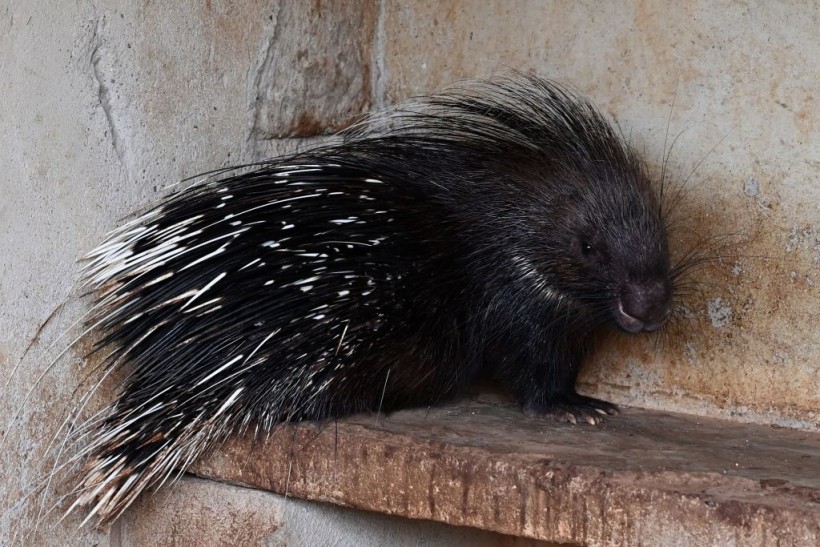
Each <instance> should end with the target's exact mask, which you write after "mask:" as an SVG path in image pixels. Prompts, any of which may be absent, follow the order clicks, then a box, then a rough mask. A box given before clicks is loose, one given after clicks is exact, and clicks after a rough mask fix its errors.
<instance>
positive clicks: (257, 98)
mask: <svg viewBox="0 0 820 547" xmlns="http://www.w3.org/2000/svg"><path fill="white" fill-rule="evenodd" d="M280 16H281V13H278V12H277V13H276V15H275V16H274V22H273V30H272V32H271V35H270V38H269V39H268V43H267V44H266V45H265V49H264V53H263V55H262V61H261V62H260V63H259V68H257V70H256V75H255V76H254V80H253V87H252V88H251V92H252V93H253V95H252V98H251V104H250V106H249V108H248V110H249V114H250V129H249V131H248V137H247V139H246V146H247V153H250V154H251V155H252V156H253V158H252V159H254V160H255V159H256V154H257V152H258V149H257V143H258V142H259V141H261V140H268V139H270V136H269V135H268V134H267V132H266V131H265V130H264V129H263V128H262V124H261V122H260V119H261V117H262V112H261V110H262V104H263V102H264V101H263V99H262V93H263V92H266V91H265V90H264V89H263V82H270V81H271V74H270V72H271V67H272V66H274V65H275V56H274V53H275V51H276V43H277V42H278V40H279V33H280V27H281V21H280Z"/></svg>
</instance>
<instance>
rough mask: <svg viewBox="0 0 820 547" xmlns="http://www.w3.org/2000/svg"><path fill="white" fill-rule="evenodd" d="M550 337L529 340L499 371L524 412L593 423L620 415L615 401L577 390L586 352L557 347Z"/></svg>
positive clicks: (563, 419) (580, 349)
mask: <svg viewBox="0 0 820 547" xmlns="http://www.w3.org/2000/svg"><path fill="white" fill-rule="evenodd" d="M551 339H552V340H554V339H556V338H552V337H544V338H543V340H544V341H543V342H541V343H533V342H532V341H530V342H529V343H528V344H526V345H525V346H519V347H523V348H524V349H523V350H519V352H518V354H517V355H516V358H515V360H514V361H513V362H508V363H507V364H506V365H505V366H503V367H501V368H500V370H499V373H500V376H501V377H502V378H503V379H504V380H505V381H506V383H507V384H508V386H509V387H510V390H511V391H512V392H513V395H515V396H516V398H517V399H518V400H519V401H520V402H521V405H522V408H523V410H524V413H526V414H528V415H531V416H549V417H552V418H554V419H557V420H560V421H568V422H572V423H577V422H579V421H580V422H587V423H590V424H593V425H594V424H598V423H601V421H602V418H603V416H604V415H606V414H609V415H615V414H617V413H618V409H617V407H616V406H615V405H614V404H612V403H608V402H606V401H602V400H599V399H595V398H593V397H587V396H585V395H579V394H578V393H577V392H576V390H575V381H576V378H577V376H578V370H579V365H580V363H581V360H582V357H583V355H585V353H586V352H585V351H583V349H582V348H569V347H560V346H556V345H555V344H554V343H551V342H550V340H551ZM557 339H559V340H560V339H561V338H557Z"/></svg>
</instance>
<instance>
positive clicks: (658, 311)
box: [615, 279, 671, 333]
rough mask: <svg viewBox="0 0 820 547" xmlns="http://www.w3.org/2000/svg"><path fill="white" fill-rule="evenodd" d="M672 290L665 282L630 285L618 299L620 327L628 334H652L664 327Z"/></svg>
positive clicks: (617, 320)
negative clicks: (642, 332) (643, 332)
mask: <svg viewBox="0 0 820 547" xmlns="http://www.w3.org/2000/svg"><path fill="white" fill-rule="evenodd" d="M670 299H671V290H670V287H669V283H668V282H667V281H665V280H660V279H654V280H650V281H643V282H640V283H630V284H629V285H628V286H627V287H626V288H625V290H624V291H623V292H622V294H621V296H620V298H619V299H618V305H617V310H616V314H615V319H616V322H617V323H618V326H620V327H621V328H622V329H624V330H625V331H627V332H632V333H635V332H641V331H645V332H652V331H655V330H658V329H659V328H661V326H662V325H663V323H664V321H666V318H667V317H668V316H669V312H670V309H671V308H670Z"/></svg>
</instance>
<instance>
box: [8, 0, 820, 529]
mask: <svg viewBox="0 0 820 547" xmlns="http://www.w3.org/2000/svg"><path fill="white" fill-rule="evenodd" d="M819 27H820V7H818V6H817V5H815V4H814V3H812V2H805V3H802V4H801V3H799V2H793V3H789V4H788V5H786V4H780V3H744V2H689V3H677V2H668V3H665V2H638V1H635V2H621V3H600V2H594V1H588V2H542V1H537V0H532V1H524V0H512V1H505V0H497V1H495V2H484V1H478V0H475V1H463V2H441V1H433V0H430V1H423V0H410V1H406V2H397V1H396V2H393V1H389V0H382V1H379V0H372V1H370V2H363V1H362V2H359V1H355V0H349V1H347V2H321V1H320V2H312V3H308V2H301V1H293V2H263V1H259V2H236V3H235V2H227V1H224V2H223V1H209V2H194V1H190V2H183V3H160V2H126V1H116V0H111V1H107V2H101V1H99V2H95V1H78V2H73V3H48V2H44V1H42V0H38V1H32V2H24V1H22V0H20V1H15V0H12V1H11V2H10V3H9V2H8V1H6V2H4V3H2V4H0V74H2V75H3V78H0V131H1V133H0V134H1V135H2V141H0V142H2V144H3V146H2V147H0V166H2V169H0V303H1V304H2V306H0V363H2V377H0V380H1V383H0V390H2V391H3V393H2V396H0V418H2V419H0V428H1V429H2V431H0V433H2V435H3V440H2V441H1V442H2V444H0V453H2V455H3V459H4V462H5V463H4V472H3V481H2V496H0V498H2V500H3V501H2V505H0V507H2V517H1V518H0V542H5V541H7V540H9V539H10V538H11V537H12V536H13V535H14V534H15V533H17V532H25V533H27V532H30V531H32V530H33V528H34V523H35V522H36V521H37V520H38V518H40V517H42V521H43V522H42V525H41V526H40V527H39V528H38V529H37V531H34V532H32V533H31V535H30V536H28V538H27V541H28V542H29V543H53V542H54V541H55V538H60V540H61V542H64V541H66V542H69V543H76V544H87V543H91V542H102V543H105V542H107V541H109V538H108V537H107V536H105V535H102V534H95V533H93V532H88V531H80V532H77V531H76V529H77V524H78V523H79V520H76V519H74V518H69V519H67V520H66V521H64V522H63V523H62V524H60V525H57V527H56V528H55V527H54V526H55V524H54V523H55V522H56V518H55V515H54V514H53V513H48V514H46V511H47V510H48V508H49V507H50V506H51V505H52V504H53V503H54V499H55V498H54V496H53V495H49V496H45V498H44V502H43V504H42V505H41V504H40V503H39V502H38V503H35V504H32V503H25V502H23V501H21V500H23V497H24V496H25V495H26V494H27V493H28V492H30V491H32V489H33V488H34V487H35V486H36V485H37V484H38V481H39V480H40V479H41V478H42V477H43V474H44V472H46V471H47V470H48V465H49V463H48V462H49V461H50V460H49V459H48V458H47V457H44V451H45V449H46V448H47V447H48V445H49V444H50V442H51V440H52V438H53V437H54V434H55V431H56V430H57V427H58V426H59V425H60V423H61V421H62V420H63V416H64V411H65V409H66V408H70V407H71V406H72V405H73V404H75V403H76V401H77V400H78V398H77V397H76V395H74V394H73V393H72V392H73V389H74V387H75V386H76V385H77V384H78V382H79V381H80V379H81V378H82V377H83V375H84V374H85V373H87V369H86V370H85V371H84V370H83V369H82V368H80V364H81V359H80V356H81V355H82V353H83V352H82V350H83V349H84V348H75V350H73V351H69V352H67V354H66V355H64V356H63V357H62V358H61V359H57V360H56V361H55V359H56V358H57V357H58V354H59V353H60V352H61V350H62V349H64V348H65V347H66V346H67V344H68V342H69V341H70V340H71V339H72V338H73V337H75V336H76V335H77V334H79V332H80V331H79V330H78V328H77V327H76V326H74V327H73V328H71V327H72V324H73V323H74V322H75V321H76V320H77V319H79V318H80V317H81V316H82V314H83V313H84V311H85V310H86V309H87V307H86V306H87V302H86V301H83V300H80V299H79V298H77V296H78V295H77V292H78V291H77V290H76V288H74V284H75V282H76V279H77V271H78V267H77V265H76V259H77V258H78V257H79V256H81V255H82V253H83V252H84V251H86V250H88V249H90V248H91V247H92V246H93V245H94V244H95V243H96V242H97V241H99V239H100V237H101V235H102V234H104V233H105V232H106V231H108V230H109V229H111V228H112V227H114V226H115V225H116V223H117V221H118V219H120V218H121V217H123V216H124V215H127V214H128V213H130V212H132V211H134V210H135V209H138V208H140V207H143V206H146V205H147V204H149V203H151V202H152V201H153V200H154V199H156V198H157V197H158V196H159V195H161V194H162V192H163V189H164V188H165V187H167V186H168V185H170V184H173V183H175V182H177V181H179V180H180V179H181V178H184V177H188V176H192V175H195V174H197V173H199V172H202V171H205V170H208V169H211V168H215V167H219V166H223V165H228V164H232V163H238V162H242V161H249V160H253V159H258V158H260V157H263V156H265V155H269V154H272V153H275V152H276V151H277V150H280V149H282V148H284V147H288V146H294V145H296V146H298V145H299V144H300V143H302V142H305V140H304V139H287V138H289V137H307V136H311V135H314V134H318V133H324V132H325V131H326V130H328V129H335V128H338V127H341V126H343V125H344V124H345V123H346V122H347V121H348V120H350V119H351V117H354V116H355V115H357V114H359V113H361V112H363V111H366V110H368V109H370V108H372V107H374V106H375V107H378V106H380V105H383V104H387V103H390V102H393V101H395V100H398V99H401V98H403V97H406V96H408V95H412V94H415V93H419V92H423V91H428V90H433V89H436V88H439V87H441V86H444V85H446V84H448V83H450V82H452V81H454V80H457V79H460V78H465V77H473V76H483V75H487V74H492V73H500V72H503V71H505V70H507V69H509V68H514V69H518V70H522V71H532V72H535V73H537V74H540V75H544V76H549V77H554V78H556V79H560V80H563V81H567V82H570V83H573V84H574V85H576V86H577V87H578V88H580V89H581V90H583V91H584V92H586V93H587V94H589V95H590V96H591V97H592V98H593V99H594V100H595V101H596V102H597V103H598V104H599V105H600V106H601V107H602V109H603V110H605V111H607V112H610V113H612V114H613V115H614V116H615V117H616V118H617V120H618V122H619V124H620V126H621V128H622V129H623V131H624V134H626V135H629V136H630V138H631V139H632V141H633V142H634V143H635V144H636V145H637V146H639V147H640V148H642V149H644V150H645V151H646V155H647V158H648V160H649V162H650V164H651V165H652V166H653V168H655V169H656V170H657V171H660V166H661V164H662V159H663V158H664V155H665V153H666V152H667V151H669V149H670V146H671V143H672V142H673V141H674V148H672V150H671V153H670V160H669V168H668V173H670V176H671V177H672V178H671V180H672V181H673V182H674V181H678V183H680V181H683V180H686V179H688V182H687V184H686V194H685V197H684V199H683V200H682V201H681V203H680V204H679V206H678V208H677V212H678V214H679V215H680V224H679V226H680V230H679V233H678V235H676V236H675V237H674V240H675V241H674V242H675V244H676V246H677V247H678V248H679V249H685V248H686V247H687V246H688V245H690V244H691V243H692V242H693V241H696V240H698V239H699V238H701V237H702V236H708V235H726V236H727V238H728V239H718V243H720V242H722V241H728V242H729V243H731V245H730V246H729V247H728V248H724V249H721V250H719V251H716V252H718V253H719V254H720V255H721V256H723V259H722V260H721V261H720V264H719V267H717V268H711V269H707V270H704V271H703V272H702V273H701V274H700V278H701V279H702V280H703V281H704V283H703V284H702V285H701V288H702V291H701V292H700V293H697V294H695V295H693V296H692V297H690V298H689V299H687V301H686V303H685V304H686V315H687V316H688V319H689V320H688V321H687V322H684V326H683V327H682V328H681V329H679V332H678V333H676V334H675V335H670V336H668V337H667V338H665V339H663V340H659V339H653V338H645V339H637V338H629V337H626V336H618V337H614V338H613V339H612V340H610V341H609V343H608V344H607V345H606V348H605V350H603V351H600V352H598V354H597V356H596V359H595V360H594V362H593V363H591V364H590V367H589V368H588V370H587V371H586V372H585V375H584V386H583V387H584V388H585V389H586V390H587V391H588V392H591V393H594V394H597V395H599V396H603V397H606V398H610V399H612V400H614V401H616V402H619V403H624V404H633V405H636V406H645V407H652V408H660V409H668V410H680V411H685V412H693V413H700V414H705V415H713V416H723V417H728V418H731V419H739V420H745V421H755V422H760V423H772V424H780V425H786V426H790V427H798V428H804V429H812V430H816V429H818V428H820V424H819V422H820V358H819V357H818V355H820V296H819V295H818V287H817V285H818V283H820V131H819V130H818V128H820V108H818V106H817V100H818V99H817V89H818V87H817V74H820V42H819V41H818V40H817V28H819ZM667 135H668V137H667ZM66 302H67V304H66V305H65V306H62V307H61V304H63V303H66ZM63 333H67V334H66V335H65V336H63V337H62V338H60V335H61V334H63ZM30 343H31V350H30V351H29V352H28V353H27V355H26V356H25V359H23V360H22V362H20V364H19V367H17V365H18V361H20V358H21V356H22V355H23V353H24V351H25V350H26V348H27V347H28V346H29V344H30ZM85 349H87V348H85ZM51 363H54V365H53V366H50V364H51ZM15 368H16V373H15V374H14V375H13V376H12V369H15ZM29 393H30V395H29ZM92 406H93V405H92ZM56 438H57V439H59V438H60V437H59V436H57V437H56ZM46 486H47V487H48V489H49V490H51V489H54V488H55V486H54V485H52V484H48V485H46ZM56 488H57V490H58V491H59V486H58V487H56ZM143 510H144V509H142V508H140V509H137V510H136V511H135V512H134V514H132V515H130V516H129V522H132V521H134V520H135V519H137V520H138V519H139V518H140V517H139V513H140V512H141V511H143ZM121 532H123V530H122V529H118V530H117V531H116V533H121ZM139 537H144V536H139ZM18 538H19V536H18ZM67 538H68V539H67ZM117 538H119V539H117ZM117 538H115V539H116V541H120V540H122V538H121V537H120V536H117Z"/></svg>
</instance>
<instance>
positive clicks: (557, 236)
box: [72, 76, 659, 523]
mask: <svg viewBox="0 0 820 547" xmlns="http://www.w3.org/2000/svg"><path fill="white" fill-rule="evenodd" d="M624 173H626V175H628V176H625V175H624ZM643 180H644V177H643V175H642V168H641V166H640V162H638V161H637V159H636V158H635V156H634V155H633V154H632V153H631V151H629V149H628V148H626V147H625V146H623V145H622V144H621V142H620V140H619V139H618V138H617V137H616V136H615V135H614V133H613V132H612V130H611V128H610V126H609V125H608V123H607V122H606V121H605V120H603V118H602V117H601V116H600V115H599V114H597V113H596V111H595V110H594V109H593V108H592V107H591V106H590V105H589V104H588V103H587V102H585V101H584V100H583V99H580V98H578V97H577V96H575V95H574V94H573V93H572V92H570V91H568V90H566V89H565V88H562V87H560V86H558V85H556V84H553V83H550V82H547V81H544V80H540V79H537V78H531V77H523V76H518V77H514V78H510V79H499V80H496V81H493V82H490V83H486V84H483V85H479V86H477V87H472V88H469V87H468V88H466V89H463V90H460V91H453V92H450V93H446V94H442V95H436V96H433V97H431V98H428V99H424V100H419V101H416V102H413V103H408V104H407V105H404V106H401V107H398V108H396V109H393V110H391V111H389V112H388V113H386V114H383V115H381V116H379V117H376V118H373V119H371V120H369V121H368V122H367V123H365V124H362V125H360V126H359V128H357V129H355V130H351V131H349V132H348V133H347V134H346V135H345V136H344V139H343V142H342V143H341V144H337V145H331V146H326V147H321V148H317V149H315V150H312V151H308V152H304V153H301V154H296V155H292V156H289V157H285V158H280V159H275V160H271V161H270V162H266V163H264V164H261V165H259V166H258V167H256V168H253V169H251V170H244V171H238V172H234V173H226V174H224V176H222V177H221V178H220V177H219V176H214V177H210V178H209V179H207V180H206V181H205V182H203V183H200V184H197V185H195V186H193V187H191V188H189V189H187V190H185V191H183V192H181V193H179V194H177V195H175V196H173V197H172V198H170V199H169V200H168V201H166V202H165V203H163V204H161V205H159V206H158V207H156V208H155V209H153V210H151V211H149V212H148V213H146V214H144V215H143V216H141V217H140V218H138V219H136V220H135V221H133V222H131V223H129V224H127V225H125V226H123V227H121V228H120V229H118V230H117V231H115V232H114V233H112V234H111V235H110V236H109V238H108V239H107V241H106V242H105V243H103V244H102V245H101V246H100V247H98V248H97V249H96V250H95V251H93V252H92V253H90V255H89V257H88V259H89V262H88V264H87V267H86V279H87V284H88V286H89V287H91V288H92V289H93V290H94V291H95V292H96V294H97V299H96V301H95V306H96V307H95V311H94V312H93V316H92V319H91V320H90V321H89V322H90V324H92V325H94V326H95V330H96V331H97V332H98V333H99V342H98V343H97V349H98V351H108V352H110V353H108V354H107V356H106V358H105V366H106V367H108V368H109V369H111V368H117V367H121V366H125V367H127V368H126V369H127V370H128V373H129V375H128V377H127V380H126V382H125V385H124V388H123V389H122V392H121V394H120V395H119V397H118V399H117V400H116V402H114V403H113V404H112V406H111V408H110V411H109V413H108V415H107V417H106V418H105V420H104V422H103V423H102V424H101V425H100V426H99V427H98V428H97V429H96V431H94V432H93V433H92V434H91V438H90V444H89V446H88V447H87V449H85V450H84V452H83V454H87V463H86V464H85V467H84V470H83V473H84V479H83V480H82V482H81V484H80V486H79V488H78V490H77V492H78V497H77V500H76V502H75V503H74V505H72V509H73V508H75V507H77V506H79V505H92V509H91V511H90V514H89V518H92V517H94V516H95V515H96V517H97V518H98V519H99V522H100V523H105V522H108V521H110V520H112V519H114V518H116V517H117V516H119V515H120V514H121V512H122V511H123V510H124V509H125V508H126V507H128V505H129V504H130V503H131V502H132V501H133V500H134V498H135V497H136V496H137V495H138V494H139V493H140V492H141V491H142V490H144V489H145V488H146V487H149V486H156V485H158V484H160V483H162V482H164V481H165V480H166V479H168V478H169V477H170V476H171V475H172V473H173V472H174V471H175V470H177V469H184V468H185V467H186V466H187V465H189V464H190V463H191V462H192V461H193V460H194V459H195V458H196V457H198V456H199V455H200V454H202V453H203V452H205V451H206V450H208V449H209V448H210V447H212V446H214V445H215V444H216V443H218V442H219V441H221V440H223V439H224V438H225V437H226V436H228V435H230V434H233V433H237V432H241V431H244V430H247V429H252V430H254V431H256V432H257V433H267V432H270V431H271V430H272V429H273V428H274V427H275V425H276V424H278V423H280V422H284V421H290V420H302V419H322V418H327V417H335V416H343V415H346V414H351V413H355V412H359V411H363V410H376V409H385V410H387V409H391V408H396V407H401V406H407V405H414V404H433V403H435V402H437V401H439V400H440V399H441V398H443V397H445V396H447V395H450V394H452V393H454V392H455V391H457V390H458V389H459V388H461V387H463V386H464V385H465V384H467V383H469V382H470V381H471V380H473V379H474V378H475V376H476V375H477V374H478V373H479V372H481V371H482V370H485V371H486V370H487V369H488V368H490V369H491V368H492V366H493V365H492V364H488V363H487V356H488V354H491V353H492V349H493V343H492V341H493V340H499V339H504V337H505V336H506V335H505V334H504V333H509V332H510V331H511V330H512V331H515V332H517V333H521V334H522V335H526V336H528V335H529V334H530V332H529V331H530V330H532V329H533V328H534V325H535V326H538V325H541V326H543V324H544V321H543V318H544V317H546V318H547V324H548V325H549V323H550V321H552V320H553V319H551V318H553V317H554V320H555V321H557V320H558V319H559V318H560V320H561V321H563V322H569V323H573V322H575V323H577V325H578V328H579V329H588V328H592V327H593V326H595V325H597V324H598V323H601V322H602V321H604V320H605V319H606V317H605V314H604V312H603V311H601V310H600V309H596V308H595V307H594V306H595V305H596V302H598V301H599V300H600V298H601V297H600V295H599V294H598V293H599V292H600V291H602V290H604V289H606V287H598V286H596V285H595V282H594V280H589V279H582V278H580V277H579V274H578V273H577V272H576V271H574V270H573V269H572V268H571V267H569V266H566V265H565V264H564V260H563V258H562V257H563V255H562V253H564V252H565V245H566V241H565V239H566V237H565V235H564V234H562V233H561V232H562V229H563V228H567V227H568V226H566V224H567V222H568V221H567V219H568V218H572V219H574V221H577V220H578V218H577V217H579V216H596V215H598V216H601V217H602V218H604V219H605V218H608V217H609V216H612V215H614V216H618V215H620V216H624V215H623V212H624V211H625V210H627V211H630V212H634V211H633V210H634V209H635V208H637V209H639V211H638V214H637V215H636V216H637V217H638V218H641V219H642V220H641V222H646V218H645V217H647V215H648V213H646V212H645V211H643V210H642V209H641V208H648V209H647V210H649V209H652V208H654V207H655V202H654V201H653V198H652V196H651V192H650V190H649V189H648V187H644V186H643V185H642V182H641V181H643ZM636 181H637V182H636ZM578 207H580V208H581V209H580V210H579V209H578ZM652 211H653V213H652V215H656V214H659V213H657V211H654V209H652ZM652 215H650V216H652ZM653 218H654V216H653ZM536 231H537V232H538V237H537V238H535V239H536V240H537V242H538V245H537V249H536V247H534V246H533V243H532V242H533V237H534V236H533V234H534V232H536ZM636 237H637V236H636ZM627 247H629V245H628V244H627ZM633 247H635V248H636V249H637V248H638V247H640V246H639V245H634V246H633ZM633 258H634V257H633ZM535 262H538V263H539V264H540V265H541V266H539V269H538V270H539V271H536V270H535V269H533V266H532V264H533V263H535ZM543 267H547V269H548V270H549V267H551V268H552V270H549V271H552V272H554V273H555V275H550V276H546V277H545V276H544V275H543V273H542V272H541V270H542V268H543ZM596 291H597V292H596ZM562 308H564V311H563V312H561V313H558V310H561V309H562ZM550 314H552V315H550ZM511 317H515V318H519V319H517V320H516V321H515V322H514V324H512V325H510V324H509V319H510V318H511ZM530 318H533V319H532V321H530ZM534 318H541V321H540V323H539V322H538V321H535V319H534ZM502 323H503V324H502ZM531 323H532V324H531ZM535 334H541V335H543V333H535ZM499 363H500V364H499V365H498V366H504V365H503V363H504V359H501V360H500V361H499ZM490 372H492V370H490ZM558 377H559V380H555V382H556V386H557V387H556V389H559V388H560V387H562V386H559V385H558V384H559V383H560V382H564V381H565V380H564V379H563V376H561V375H558ZM572 378H573V380H574V375H573V376H572ZM524 380H526V381H528V382H532V381H546V382H550V381H552V380H551V379H550V377H547V378H543V379H542V378H529V379H524Z"/></svg>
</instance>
